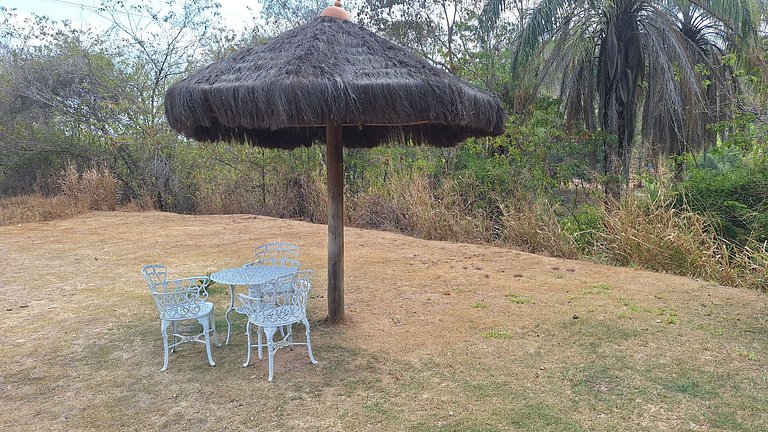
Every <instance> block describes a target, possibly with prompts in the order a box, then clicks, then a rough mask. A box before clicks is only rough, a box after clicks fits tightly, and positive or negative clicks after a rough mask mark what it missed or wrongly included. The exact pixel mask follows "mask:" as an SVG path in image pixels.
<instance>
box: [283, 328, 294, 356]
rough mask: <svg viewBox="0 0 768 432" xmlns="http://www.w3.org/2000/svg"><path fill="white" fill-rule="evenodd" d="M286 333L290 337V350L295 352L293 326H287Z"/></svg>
mask: <svg viewBox="0 0 768 432" xmlns="http://www.w3.org/2000/svg"><path fill="white" fill-rule="evenodd" d="M285 333H286V334H287V335H288V348H290V350H291V351H293V324H288V325H287V326H285Z"/></svg>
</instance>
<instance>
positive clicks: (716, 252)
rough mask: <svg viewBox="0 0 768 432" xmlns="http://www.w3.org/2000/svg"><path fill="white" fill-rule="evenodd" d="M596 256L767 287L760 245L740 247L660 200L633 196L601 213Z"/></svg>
mask: <svg viewBox="0 0 768 432" xmlns="http://www.w3.org/2000/svg"><path fill="white" fill-rule="evenodd" d="M596 248H597V253H598V254H599V255H601V256H602V257H603V258H604V259H607V260H608V261H609V262H611V263H614V264H618V265H623V266H633V267H641V268H645V269H649V270H654V271H660V272H667V273H673V274H678V275H682V276H689V277H695V278H701V279H705V280H709V281H715V282H718V283H721V284H723V285H742V286H747V287H751V288H757V289H763V290H765V289H766V288H768V286H767V285H766V284H767V283H768V278H767V277H766V276H767V273H766V271H767V270H766V267H765V265H766V264H768V254H767V253H766V245H765V244H762V245H757V244H753V245H752V247H751V248H740V247H738V246H736V245H734V244H732V243H730V242H728V241H727V240H726V239H724V238H722V237H720V236H718V235H717V233H716V231H715V229H714V227H713V226H711V225H710V223H709V222H708V221H707V220H706V219H705V218H704V217H703V216H701V215H699V214H697V213H694V212H693V211H691V210H690V209H687V208H686V207H683V208H680V206H679V205H678V206H673V205H672V200H671V199H667V198H665V197H664V196H660V197H658V198H657V199H653V200H652V199H650V198H648V197H647V196H646V197H639V196H633V197H630V198H628V199H627V200H625V201H624V202H622V203H621V204H616V205H614V206H613V208H612V209H611V210H609V211H608V212H606V215H605V219H604V229H603V230H602V231H601V232H600V233H599V234H598V240H597V243H596Z"/></svg>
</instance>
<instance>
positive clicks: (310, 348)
mask: <svg viewBox="0 0 768 432" xmlns="http://www.w3.org/2000/svg"><path fill="white" fill-rule="evenodd" d="M301 322H302V323H304V327H305V328H306V329H307V352H308V353H309V362H310V363H312V364H317V360H315V356H313V355H312V343H311V342H310V341H309V320H307V319H306V318H304V319H303V320H301Z"/></svg>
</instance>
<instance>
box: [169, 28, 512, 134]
mask: <svg viewBox="0 0 768 432" xmlns="http://www.w3.org/2000/svg"><path fill="white" fill-rule="evenodd" d="M165 113H166V117H167V119H168V122H169V123H170V125H171V127H172V128H173V129H175V130H177V131H178V132H180V133H182V134H183V135H185V136H187V137H189V138H193V139H196V140H201V141H239V142H249V143H251V144H253V145H258V146H263V147H280V148H295V147H298V146H308V145H311V144H312V143H313V142H315V141H323V140H324V138H325V125H326V121H327V120H328V119H331V120H334V121H339V122H341V123H342V124H343V125H344V129H343V141H344V145H345V146H347V147H373V146H376V145H379V144H383V143H387V142H406V143H407V142H414V143H417V144H420V143H425V144H431V145H437V146H451V145H455V144H457V143H458V142H460V141H462V140H464V139H466V138H468V137H470V136H486V135H498V134H501V133H502V132H503V131H504V113H503V110H502V107H501V104H500V102H499V101H498V100H497V99H496V98H495V97H493V96H490V95H489V94H487V93H485V92H483V91H481V90H478V89H476V88H475V87H473V86H471V85H470V84H468V83H466V82H464V81H461V80H459V79H457V78H456V77H454V76H453V75H451V74H449V73H447V72H445V71H443V70H441V69H438V68H436V67H434V66H431V65H429V64H427V63H426V62H425V61H424V60H422V59H421V58H419V57H418V56H416V55H415V54H413V53H411V52H410V51H408V50H407V49H405V48H403V47H401V46H399V45H396V44H394V43H392V42H389V41H388V40H386V39H383V38H381V37H379V36H376V35H375V34H374V33H372V32H370V31H369V30H366V29H365V28H363V27H362V26H360V25H358V24H355V23H353V22H350V21H345V20H340V19H337V18H331V17H318V18H316V19H314V20H313V21H311V22H309V23H308V24H305V25H302V26H299V27H296V28H294V29H292V30H289V31H287V32H285V33H283V34H281V35H280V36H277V37H276V38H274V39H272V40H271V41H270V42H269V43H267V44H266V45H261V46H255V47H248V48H245V49H242V50H240V51H238V52H236V53H234V54H233V55H231V56H230V57H229V58H227V59H225V60H222V61H219V62H217V63H213V64H211V65H209V66H207V67H205V68H203V69H200V70H198V71H196V72H194V73H192V74H191V75H189V76H188V77H187V78H185V79H183V80H181V81H179V82H178V83H176V84H174V85H173V86H171V88H170V89H169V90H168V92H167V93H166V96H165Z"/></svg>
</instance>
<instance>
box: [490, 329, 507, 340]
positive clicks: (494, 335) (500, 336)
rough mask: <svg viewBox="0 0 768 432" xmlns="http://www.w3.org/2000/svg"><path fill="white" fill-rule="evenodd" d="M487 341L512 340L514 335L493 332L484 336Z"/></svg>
mask: <svg viewBox="0 0 768 432" xmlns="http://www.w3.org/2000/svg"><path fill="white" fill-rule="evenodd" d="M483 337H484V338H486V339H512V335H511V334H510V333H509V332H508V331H506V330H491V331H489V332H487V333H485V334H484V335H483Z"/></svg>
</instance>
